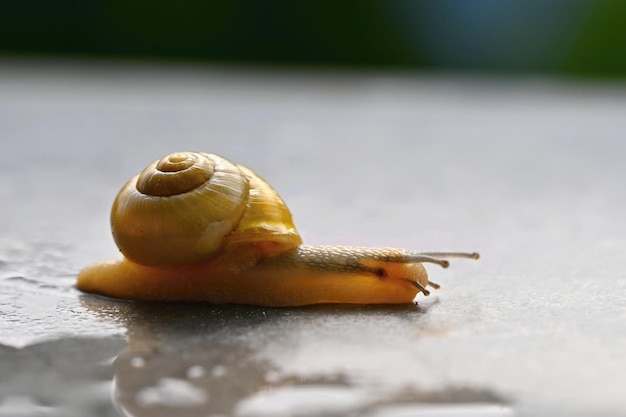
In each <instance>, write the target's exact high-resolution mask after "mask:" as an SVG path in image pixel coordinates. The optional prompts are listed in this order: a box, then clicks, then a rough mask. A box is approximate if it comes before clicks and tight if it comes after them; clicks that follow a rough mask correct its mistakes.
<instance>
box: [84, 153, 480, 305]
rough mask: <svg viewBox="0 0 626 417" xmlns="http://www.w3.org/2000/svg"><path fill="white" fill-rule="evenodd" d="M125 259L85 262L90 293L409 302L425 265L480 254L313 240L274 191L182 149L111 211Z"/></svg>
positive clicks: (230, 166) (240, 300)
mask: <svg viewBox="0 0 626 417" xmlns="http://www.w3.org/2000/svg"><path fill="white" fill-rule="evenodd" d="M111 228H112V232H113V237H114V239H115V242H116V244H117V245H118V248H119V249H120V251H121V252H122V254H123V255H124V257H123V258H122V259H119V260H114V261H108V262H101V263H97V264H94V265H91V266H88V267H86V268H85V269H83V270H82V271H81V272H80V273H79V276H78V280H77V286H78V288H79V289H81V290H82V291H85V292H91V293H98V294H102V295H105V296H110V297H114V298H123V299H130V300H144V301H207V302H211V303H236V304H251V305H262V306H273V307H281V306H301V305H308V304H320V303H352V304H402V303H411V302H412V301H413V299H414V298H415V296H416V295H417V293H418V292H422V293H423V294H424V295H428V294H429V291H428V290H427V289H426V287H427V286H432V287H435V288H438V286H437V285H436V284H434V283H432V282H430V281H429V280H428V275H427V273H426V270H425V268H424V267H423V265H422V263H423V262H432V263H436V264H439V265H441V266H443V267H447V266H448V262H447V261H446V260H444V259H443V258H449V257H465V258H475V259H476V258H478V254H476V253H460V252H447V253H443V252H414V251H408V250H403V249H390V248H380V249H376V248H373V249H372V248H356V247H347V246H308V245H303V244H302V239H301V237H300V235H299V234H298V232H297V230H296V227H295V225H294V224H293V220H292V216H291V213H290V211H289V209H288V208H287V206H286V205H285V203H284V202H283V200H282V199H281V198H280V196H279V195H278V194H277V193H276V191H274V189H273V188H272V187H271V186H270V185H269V184H267V183H266V182H265V181H264V180H263V179H261V178H260V177H259V176H258V175H256V174H255V173H254V172H252V171H251V170H250V169H248V168H246V167H243V166H241V165H236V164H234V163H232V162H230V161H228V160H226V159H224V158H221V157H219V156H217V155H213V154H207V153H191V152H179V153H174V154H170V155H167V156H165V157H164V158H162V159H160V160H157V161H155V162H153V163H152V164H150V165H149V166H148V167H147V168H146V169H144V170H143V171H142V172H141V173H140V174H139V175H137V176H135V177H134V178H132V179H131V180H130V181H129V182H128V183H127V184H126V185H125V186H124V187H123V188H122V190H121V191H120V193H119V194H118V196H117V198H116V200H115V202H114V203H113V208H112V210H111Z"/></svg>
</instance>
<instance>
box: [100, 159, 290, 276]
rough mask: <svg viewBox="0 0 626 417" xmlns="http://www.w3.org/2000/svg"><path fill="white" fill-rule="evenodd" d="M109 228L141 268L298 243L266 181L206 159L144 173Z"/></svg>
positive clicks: (125, 193) (117, 205) (116, 207)
mask: <svg viewBox="0 0 626 417" xmlns="http://www.w3.org/2000/svg"><path fill="white" fill-rule="evenodd" d="M111 229H112V232H113V237H114V239H115V242H116V244H117V246H118V248H119V249H120V251H121V252H122V253H123V254H124V256H125V257H126V258H128V259H129V260H131V261H133V262H135V263H138V264H141V265H147V266H181V265H192V264H197V263H201V262H203V261H206V260H209V259H211V258H213V257H215V256H216V254H217V253H219V252H220V251H221V250H222V249H223V248H224V247H225V246H226V245H228V244H249V243H251V242H261V241H276V242H278V243H279V245H284V246H285V247H293V246H297V245H298V244H300V243H301V240H300V236H299V235H298V233H297V231H296V229H295V226H294V225H293V222H292V219H291V213H290V212H289V210H288V209H287V207H286V206H285V204H284V202H283V201H282V199H281V198H280V196H278V194H277V193H276V192H275V191H274V190H273V189H272V188H271V187H270V186H269V185H267V183H265V181H263V180H262V179H260V178H258V176H256V174H254V173H253V172H252V171H250V170H248V169H247V168H245V167H241V166H238V165H236V164H234V163H232V162H230V161H228V160H227V159H225V158H222V157H220V156H217V155H213V154H208V153H193V152H177V153H173V154H170V155H167V156H165V157H163V158H161V159H159V160H157V161H154V162H153V163H152V164H150V165H149V166H148V167H146V168H145V169H144V170H143V171H142V172H141V173H140V174H139V175H137V176H135V177H134V178H132V179H131V180H130V181H129V182H128V183H127V184H126V185H125V186H124V187H123V188H122V190H121V191H120V192H119V194H118V196H117V198H116V199H115V202H114V203H113V207H112V210H111Z"/></svg>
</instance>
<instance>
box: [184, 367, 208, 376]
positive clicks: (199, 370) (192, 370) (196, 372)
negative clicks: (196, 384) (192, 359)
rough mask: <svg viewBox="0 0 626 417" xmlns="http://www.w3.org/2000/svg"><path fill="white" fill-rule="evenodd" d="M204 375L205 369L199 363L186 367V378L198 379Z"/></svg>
mask: <svg viewBox="0 0 626 417" xmlns="http://www.w3.org/2000/svg"><path fill="white" fill-rule="evenodd" d="M204 375H206V369H204V367H203V366H201V365H194V366H191V367H189V369H187V378H190V379H198V378H202V377H203V376H204Z"/></svg>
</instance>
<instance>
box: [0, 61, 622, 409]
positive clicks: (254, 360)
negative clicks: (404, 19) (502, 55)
mask: <svg viewBox="0 0 626 417" xmlns="http://www.w3.org/2000/svg"><path fill="white" fill-rule="evenodd" d="M625 115H626V86H624V85H623V84H616V83H599V82H596V83H591V82H583V81H580V80H568V81H557V80H546V79H484V78H483V79H472V78H460V77H452V76H435V75H428V74H422V75H407V74H395V75H391V74H378V73H360V74H354V73H312V72H293V71H291V72H290V71H269V70H242V69H236V68H207V67H202V66H196V67H180V66H167V65H162V66H159V67H155V66H152V67H151V66H147V65H139V64H136V65H132V64H117V65H114V64H104V63H84V62H83V63H81V62H59V61H56V62H48V61H37V60H30V61H17V60H3V61H0V126H2V129H1V131H0V141H1V143H2V148H3V152H2V153H0V199H1V200H2V201H3V202H4V204H3V205H2V211H0V344H1V346H0V416H85V415H93V416H147V415H150V416H170V415H177V416H357V415H358V416H368V417H378V416H391V417H404V416H431V415H437V416H479V415H480V416H526V415H530V416H572V415H581V416H583V415H584V416H619V415H624V414H625V413H626V396H624V395H623V391H624V387H625V386H626V377H624V373H623V370H624V369H626V354H624V352H626V277H625V276H624V270H625V267H626V259H625V257H624V255H623V248H624V247H626V233H625V232H626V221H625V220H624V214H623V213H624V212H625V211H626V210H625V209H626V197H624V195H625V193H624V189H625V188H626V187H625V185H626V175H625V174H626V168H624V166H623V163H622V159H623V156H624V154H625V153H626V145H625V143H626V142H624V141H623V138H624V135H625V134H626V117H625ZM177 150H199V151H209V152H215V153H219V154H222V155H224V156H226V157H228V158H229V159H232V160H235V161H237V162H239V163H243V164H245V165H248V166H250V167H252V168H253V169H255V170H256V171H257V172H259V173H260V174H261V175H262V176H264V177H265V178H266V179H267V180H268V181H269V182H270V183H271V184H273V185H274V187H275V188H276V189H277V190H278V191H279V192H280V193H281V195H282V196H283V198H284V199H285V200H286V202H287V203H288V205H289V206H290V208H291V210H292V212H293V214H294V218H295V221H296V224H297V226H298V228H299V230H300V232H301V233H302V235H303V236H304V240H305V242H307V243H310V244H351V245H359V246H397V247H406V248H412V249H418V250H445V249H458V250H476V251H479V252H481V255H482V258H481V259H480V260H479V261H478V262H472V261H463V260H459V261H456V262H454V263H453V265H452V266H451V267H450V268H449V269H447V270H442V269H438V268H433V267H430V268H429V271H430V274H431V276H432V278H433V280H435V281H437V282H439V283H440V284H442V289H441V290H440V291H438V292H436V293H434V294H433V295H431V296H430V297H428V298H425V297H418V299H417V301H418V304H417V305H407V306H392V307H376V306H334V305H333V306H313V307H307V308H299V309H271V308H260V307H249V306H213V305H206V304H201V303H193V304H180V303H174V304H149V303H133V302H127V301H119V300H111V299H106V298H102V297H97V296H94V295H88V294H82V293H80V292H79V291H77V290H76V289H75V288H74V286H73V285H74V282H75V277H76V274H77V272H78V271H79V270H80V268H81V267H83V266H85V265H86V264H88V263H90V262H93V261H97V260H102V259H106V258H114V257H117V256H118V254H117V250H116V248H115V246H114V245H113V241H112V239H111V237H110V232H109V229H108V211H109V209H110V205H111V203H112V201H113V198H114V196H115V194H116V192H117V191H118V189H119V188H120V187H121V186H122V185H123V184H124V182H125V181H126V180H128V179H129V178H130V177H131V176H132V175H134V174H135V173H136V172H138V171H139V170H140V169H142V168H143V167H144V166H145V165H147V164H148V163H149V162H151V161H152V160H154V159H156V158H158V157H160V156H163V155H165V154H167V153H169V152H172V151H177Z"/></svg>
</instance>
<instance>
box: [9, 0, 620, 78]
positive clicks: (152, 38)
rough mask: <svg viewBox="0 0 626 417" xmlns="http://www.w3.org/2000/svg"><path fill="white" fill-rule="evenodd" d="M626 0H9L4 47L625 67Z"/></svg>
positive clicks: (567, 69)
mask: <svg viewBox="0 0 626 417" xmlns="http://www.w3.org/2000/svg"><path fill="white" fill-rule="evenodd" d="M625 52H626V2H624V1H610V0H601V1H589V0H531V1H507V0H474V1H466V0H430V1H411V0H400V1H389V0H387V1H385V0H357V1H340V2H337V1H328V0H317V1H271V0H261V1H242V0H238V1H223V2H211V1H194V0H180V1H168V0H134V1H126V0H56V1H53V0H2V1H1V2H0V55H5V56H23V55H44V56H57V55H63V56H77V57H96V58H131V59H168V60H171V59H176V60H199V61H203V62H215V63H220V62H223V63H237V64H257V65H259V64H260V65H289V66H294V65H295V66H330V67H374V68H376V67H385V68H398V69H433V70H450V71H476V72H505V73H508V72H514V73H544V74H545V73H547V74H558V75H575V76H592V77H623V76H624V75H626V54H625Z"/></svg>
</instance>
